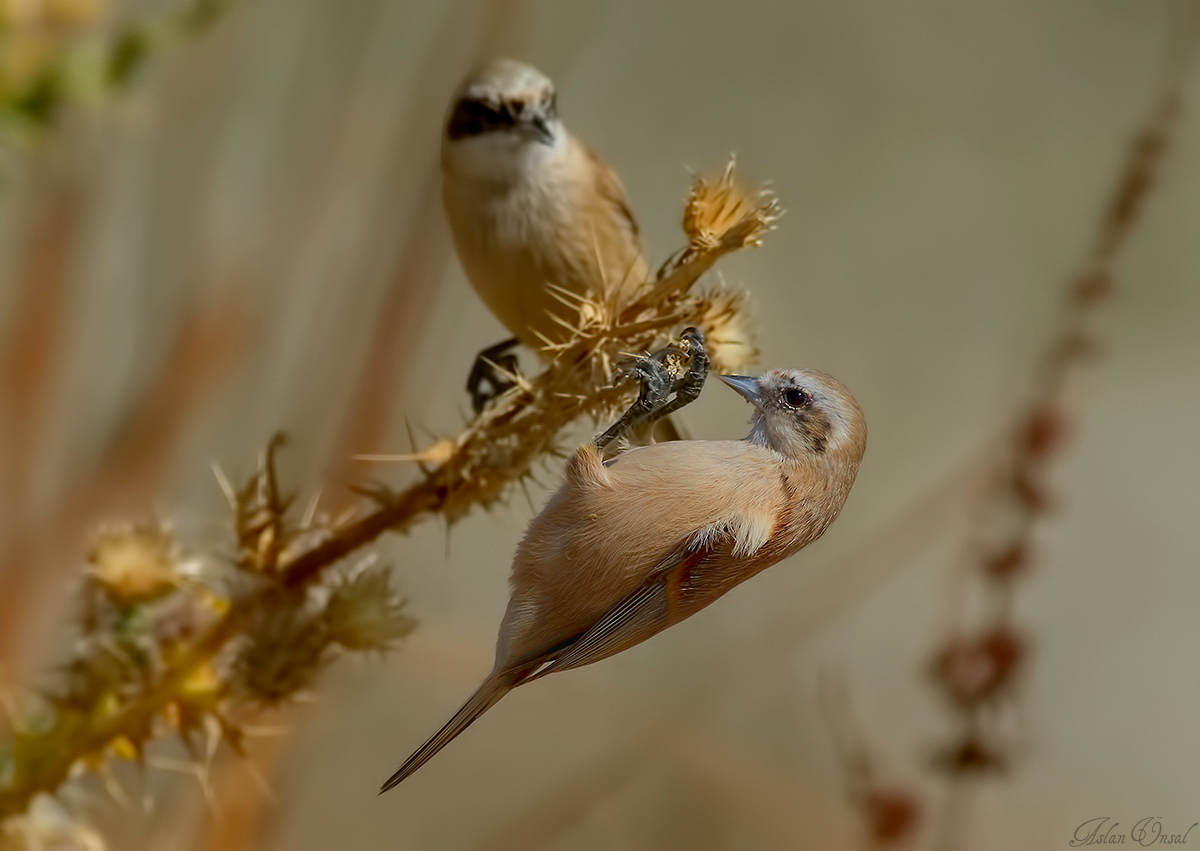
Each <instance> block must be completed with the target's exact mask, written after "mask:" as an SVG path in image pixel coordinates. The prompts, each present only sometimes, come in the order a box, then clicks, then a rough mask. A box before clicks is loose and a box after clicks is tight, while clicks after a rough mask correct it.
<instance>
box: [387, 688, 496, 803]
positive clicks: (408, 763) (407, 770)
mask: <svg viewBox="0 0 1200 851" xmlns="http://www.w3.org/2000/svg"><path fill="white" fill-rule="evenodd" d="M519 681H520V675H519V674H516V673H514V672H510V671H502V672H500V673H496V674H492V675H491V676H490V677H488V678H487V679H486V680H484V681H483V685H481V686H480V687H479V688H478V689H477V690H476V692H475V693H474V694H473V695H471V696H470V698H468V699H467V702H466V703H464V704H463V705H462V708H460V709H459V710H458V711H457V712H455V713H454V717H453V718H451V719H450V720H449V721H447V722H446V724H445V726H444V727H442V729H440V730H438V731H437V732H436V733H434V734H433V736H431V737H430V739H429V741H427V742H426V743H425V744H423V745H421V747H419V748H417V750H416V752H415V753H414V754H413V755H412V756H410V757H409V758H408V759H406V760H405V761H404V764H403V765H402V766H400V767H399V768H398V769H396V773H395V774H393V775H392V776H391V777H389V778H388V779H387V782H386V783H384V784H383V786H382V787H380V789H379V794H380V795H382V794H383V793H384V792H386V791H387V790H388V789H391V788H392V787H393V786H396V785H398V784H399V783H400V782H401V781H402V780H404V779H405V778H406V777H408V776H409V775H410V774H412V773H413V772H414V771H416V770H417V769H418V768H420V767H421V766H422V765H424V764H425V763H427V762H429V760H431V759H433V757H434V755H435V754H436V753H437V752H438V751H440V750H441V749H442V748H444V747H445V746H446V745H448V744H450V740H451V739H453V738H454V737H455V736H457V735H458V734H459V733H461V732H462V731H463V730H465V729H467V727H470V726H471V724H472V723H474V721H475V719H476V718H478V717H479V716H480V715H482V714H483V713H485V712H487V711H488V710H489V709H491V708H492V707H493V706H495V705H496V703H497V701H499V700H500V698H502V697H504V695H506V694H508V693H509V691H511V690H512V688H513V686H515V685H516V684H517V683H518V682H519Z"/></svg>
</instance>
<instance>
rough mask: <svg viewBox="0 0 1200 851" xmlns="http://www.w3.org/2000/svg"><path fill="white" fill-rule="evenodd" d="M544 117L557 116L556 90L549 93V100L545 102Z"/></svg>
mask: <svg viewBox="0 0 1200 851" xmlns="http://www.w3.org/2000/svg"><path fill="white" fill-rule="evenodd" d="M546 117H547V118H557V117H558V92H551V93H550V100H549V101H548V102H547V103H546Z"/></svg>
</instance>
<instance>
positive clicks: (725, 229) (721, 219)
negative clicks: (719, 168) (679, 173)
mask: <svg viewBox="0 0 1200 851" xmlns="http://www.w3.org/2000/svg"><path fill="white" fill-rule="evenodd" d="M733 166H734V162H733V160H732V159H731V160H730V161H729V164H728V165H726V166H725V172H724V173H723V174H722V175H721V177H720V178H719V179H717V180H715V181H714V180H708V179H705V178H703V177H698V178H696V180H695V182H694V183H693V184H692V191H691V194H690V195H689V197H688V202H687V207H685V208H684V211H683V230H684V232H685V233H686V234H687V236H688V240H689V243H690V244H689V250H690V251H711V250H713V249H716V248H718V247H724V246H728V245H732V244H736V246H737V247H738V248H750V247H753V246H757V245H759V244H760V243H761V242H762V236H763V234H765V233H766V232H767V231H769V230H770V229H771V228H772V227H773V225H774V224H775V222H776V220H777V219H778V218H779V216H780V214H781V210H780V208H779V204H778V202H776V200H775V199H774V198H773V197H772V196H771V193H770V192H768V191H767V190H765V189H757V190H750V189H747V188H746V187H745V186H744V185H743V184H741V183H738V182H737V181H736V180H734V178H733Z"/></svg>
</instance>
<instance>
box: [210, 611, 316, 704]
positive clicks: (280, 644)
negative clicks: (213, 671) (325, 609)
mask: <svg viewBox="0 0 1200 851" xmlns="http://www.w3.org/2000/svg"><path fill="white" fill-rule="evenodd" d="M248 633H249V635H248V640H247V641H246V643H245V645H244V646H243V647H242V650H241V652H240V653H239V654H238V657H237V659H236V661H235V662H234V671H235V672H236V676H237V682H238V685H239V686H240V687H241V691H242V692H244V693H245V694H246V695H247V696H248V697H250V698H251V699H254V700H258V701H261V702H262V703H266V704H271V703H279V702H280V701H283V700H287V699H288V698H290V697H293V696H294V695H295V694H296V693H297V692H299V691H302V690H304V689H306V688H308V686H309V685H310V684H311V683H312V681H313V680H314V679H315V678H316V676H317V674H318V673H320V671H321V669H322V668H324V667H325V663H326V662H327V661H328V658H329V657H328V655H327V653H326V650H327V649H328V647H329V639H328V636H327V635H326V632H325V629H324V625H323V624H322V622H321V619H320V618H319V617H317V616H316V615H314V614H312V613H310V612H307V611H305V610H303V609H301V608H297V607H295V606H293V605H288V604H287V603H282V604H280V605H271V604H270V603H267V604H265V605H263V606H262V607H260V608H259V609H258V610H257V611H256V612H255V613H254V615H253V616H252V618H251V623H250V625H249V627H248Z"/></svg>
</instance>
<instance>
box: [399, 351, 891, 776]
mask: <svg viewBox="0 0 1200 851" xmlns="http://www.w3.org/2000/svg"><path fill="white" fill-rule="evenodd" d="M646 363H647V365H648V366H649V367H653V365H654V364H653V362H652V361H650V360H647V361H646ZM699 380H700V381H701V382H703V374H701V375H699ZM722 380H723V381H724V382H725V383H726V384H728V385H729V386H731V387H732V388H733V389H735V390H737V391H738V392H739V393H741V394H742V395H743V396H745V397H746V398H747V399H748V400H749V401H750V402H752V403H753V405H754V415H753V418H752V427H751V430H750V434H749V435H748V436H747V437H746V438H745V439H744V440H723V441H700V440H695V441H672V442H668V443H658V444H654V445H652V446H645V447H640V448H637V449H633V450H630V451H628V452H625V453H624V454H622V455H618V456H617V457H616V458H613V459H611V460H609V461H607V462H605V461H602V460H601V457H600V453H599V451H598V449H597V448H596V444H595V443H589V444H586V445H584V446H583V447H581V448H580V449H579V450H578V451H576V453H575V454H574V456H573V457H572V458H571V460H570V462H569V463H568V465H567V477H566V483H565V484H564V485H563V486H562V487H561V488H560V489H559V491H558V492H557V493H556V494H555V495H554V496H553V497H552V498H551V499H550V502H549V503H548V504H547V505H546V507H545V509H543V510H542V512H541V514H539V515H538V516H537V517H536V518H534V520H533V522H532V523H531V524H530V526H529V529H528V531H527V532H526V533H525V537H524V539H523V540H522V542H521V544H520V546H519V547H518V549H517V553H516V556H515V557H514V559H513V566H512V577H511V586H512V596H511V598H510V600H509V604H508V610H507V611H506V612H505V615H504V620H503V622H502V624H501V626H500V636H499V639H498V640H497V643H496V663H495V667H494V668H493V669H492V673H491V674H490V675H489V676H488V677H487V679H486V680H484V682H483V684H482V685H481V686H480V687H479V689H478V690H477V691H476V692H475V694H474V695H472V697H471V698H470V699H469V700H468V701H467V702H466V703H465V704H464V705H463V707H462V708H461V709H459V711H458V712H457V713H456V714H455V715H454V717H453V718H451V719H450V721H449V722H447V723H446V725H445V726H444V727H443V728H442V729H441V730H440V731H438V733H437V734H435V735H434V736H433V737H432V738H431V739H429V741H427V742H426V743H425V744H424V745H423V746H422V747H421V748H420V749H418V750H417V751H416V753H414V754H413V755H412V756H411V757H409V758H408V760H407V761H406V762H405V763H404V765H402V766H401V767H400V769H399V770H398V771H397V772H396V773H395V774H393V775H392V777H391V778H390V779H389V780H388V781H387V783H385V784H384V786H383V790H381V791H386V790H387V789H390V788H391V787H393V786H395V785H396V784H397V783H399V782H400V781H402V780H403V779H404V778H406V777H408V776H409V775H410V774H412V773H413V772H414V771H416V770H417V769H418V768H420V767H421V766H422V765H424V764H425V763H426V762H427V761H428V760H429V759H430V758H431V757H433V755H434V754H436V753H437V752H438V751H439V750H441V749H442V747H444V746H445V745H446V744H447V743H448V742H449V741H450V740H451V739H453V738H454V737H455V736H457V735H458V734H459V733H461V732H462V731H463V730H464V729H466V727H467V726H468V725H469V724H471V722H473V721H474V720H475V719H476V718H478V717H479V716H480V715H482V714H483V713H484V712H485V711H486V710H487V709H488V708H490V707H491V706H493V705H494V704H495V703H496V701H498V700H499V699H500V698H501V697H503V696H504V695H505V694H507V693H508V692H509V691H510V690H511V689H513V688H514V687H516V686H518V685H521V684H522V683H526V682H529V681H531V680H534V679H537V678H539V677H542V676H544V675H546V674H549V673H553V672H555V671H562V670H566V669H569V668H577V667H579V666H581V665H587V664H589V663H591V662H595V661H597V660H599V659H603V658H605V657H607V656H611V655H613V654H614V653H618V652H620V651H621V650H624V649H626V648H628V647H632V646H633V645H635V644H638V643H640V642H642V641H645V640H646V639H647V638H649V637H651V636H652V635H654V634H656V633H658V632H660V631H662V630H664V629H666V628H667V627H669V626H672V625H673V624H676V623H679V622H680V621H681V620H683V619H684V618H686V617H689V616H690V615H692V614H694V613H696V612H698V611H699V610H700V609H702V608H704V607H705V606H707V605H708V604H710V603H712V602H713V601H715V600H716V599H717V598H718V597H720V596H721V595H723V594H724V593H725V592H726V591H728V590H730V589H731V588H733V587H734V586H735V585H737V584H739V583H740V582H743V581H745V580H746V579H749V578H750V577H751V576H753V575H754V574H756V573H758V572H759V571H761V570H763V569H764V568H766V567H769V566H770V565H772V564H775V563H776V562H778V561H780V560H781V559H784V558H786V557H787V556H790V555H792V554H793V553H795V552H797V551H798V550H800V549H801V548H802V547H804V546H806V545H807V544H809V543H811V542H812V541H814V540H816V539H817V538H818V537H820V535H821V534H822V533H823V532H824V531H825V529H826V528H827V527H828V526H829V524H830V523H832V522H833V520H834V519H835V518H836V517H837V515H838V513H839V512H840V511H841V509H842V504H843V503H844V502H845V501H846V497H847V495H848V494H849V493H850V487H851V485H852V484H853V483H854V478H855V476H856V475H857V473H858V466H859V463H860V461H861V460H862V456H863V452H864V451H865V449H866V439H867V431H866V424H865V422H864V420H863V414H862V410H861V409H860V408H859V406H858V403H857V402H855V400H854V397H853V396H851V395H850V392H849V391H848V390H847V389H846V388H845V387H843V386H842V385H841V384H840V383H838V382H837V381H836V380H834V379H833V378H831V377H830V376H828V375H825V374H824V373H820V372H812V371H807V370H794V369H786V370H775V371H773V372H768V373H766V374H765V375H762V376H760V377H758V378H748V377H744V376H722Z"/></svg>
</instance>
